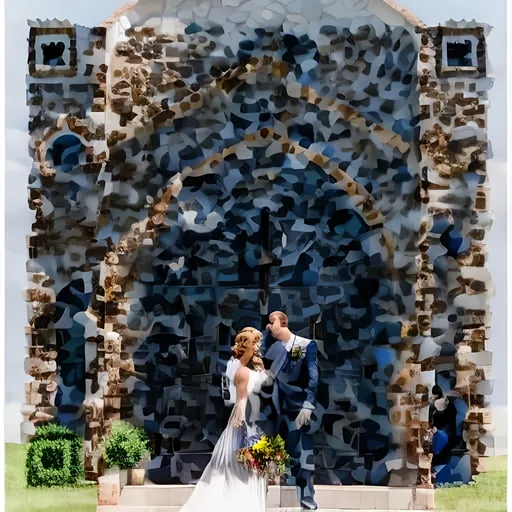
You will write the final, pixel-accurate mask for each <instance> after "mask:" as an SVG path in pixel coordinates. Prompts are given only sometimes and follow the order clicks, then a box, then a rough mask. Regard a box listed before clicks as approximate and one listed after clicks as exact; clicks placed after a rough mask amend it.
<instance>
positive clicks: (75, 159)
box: [22, 0, 491, 487]
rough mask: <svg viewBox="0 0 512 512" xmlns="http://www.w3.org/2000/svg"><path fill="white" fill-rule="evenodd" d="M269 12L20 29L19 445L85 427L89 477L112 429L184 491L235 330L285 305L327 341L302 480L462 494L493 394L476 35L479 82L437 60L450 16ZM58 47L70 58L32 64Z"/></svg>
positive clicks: (221, 412)
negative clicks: (27, 217)
mask: <svg viewBox="0 0 512 512" xmlns="http://www.w3.org/2000/svg"><path fill="white" fill-rule="evenodd" d="M267 3H268V2H267ZM267 3H265V2H263V3H261V2H246V3H242V4H241V5H239V3H238V2H237V5H236V6H235V5H231V4H230V5H227V4H226V5H223V6H221V7H213V6H210V5H209V4H208V5H207V3H204V4H201V6H200V8H197V6H196V7H195V8H192V7H193V6H192V4H191V5H190V6H189V7H191V8H190V9H188V8H187V5H188V4H186V3H183V2H182V3H181V4H180V10H179V11H178V10H176V11H175V12H174V11H172V8H170V9H171V11H172V12H171V11H169V12H167V11H165V10H164V11H162V6H158V5H157V4H158V2H157V1H156V0H155V1H150V0H147V1H146V2H142V3H139V4H137V6H136V7H135V8H134V9H132V10H128V9H123V12H122V17H121V18H119V17H116V16H114V17H113V18H112V19H110V20H109V21H108V22H107V23H105V24H104V26H102V27H100V28H97V29H93V30H89V29H84V28H82V27H73V26H71V25H70V24H68V23H66V22H64V23H60V22H43V23H39V22H38V23H36V24H34V27H33V28H32V29H31V35H30V45H31V51H30V55H31V60H30V63H29V70H30V76H29V79H28V80H29V103H30V105H31V114H30V115H31V118H30V131H31V137H32V138H31V147H32V152H33V156H34V166H33V169H32V173H31V177H30V180H29V183H30V185H29V188H30V206H31V208H33V209H34V210H35V212H36V222H35V224H34V226H33V232H32V234H31V235H30V237H29V253H30V260H29V262H28V264H27V269H28V272H29V280H30V283H31V284H30V288H29V290H28V291H27V301H28V302H29V320H30V326H29V327H28V328H27V335H28V337H29V338H28V345H29V352H30V353H29V359H27V363H26V367H27V371H28V372H29V373H30V375H32V376H33V377H34V381H33V382H31V383H30V384H28V385H27V406H25V407H24V410H23V412H24V415H25V422H24V424H23V427H22V428H23V432H24V434H25V435H27V436H29V435H31V434H33V432H34V425H37V424H38V423H40V422H43V421H48V420H51V419H52V418H54V417H58V418H59V419H60V420H61V421H63V422H64V423H66V424H68V425H69V426H71V427H72V428H75V429H79V430H82V431H83V433H84V437H85V441H86V472H87V476H88V478H96V476H97V475H98V474H99V473H101V471H102V467H101V457H100V454H99V451H98V446H99V441H100V440H101V437H102V436H103V435H104V432H105V431H106V430H108V427H109V424H110V422H111V421H112V420H114V419H118V418H124V419H128V420H129V421H131V422H133V423H135V424H138V425H141V426H144V428H145V429H146V430H147V431H148V432H150V433H151V435H152V437H153V439H154V444H155V458H154V460H153V461H152V463H151V468H150V472H149V473H150V477H151V478H152V480H153V481H155V482H157V483H168V482H172V483H178V482H183V483H189V482H194V481H196V480H197V479H198V478H199V477H200V475H201V473H202V470H203V468H204V467H205V465H206V464H207V462H208V459H209V454H210V453H211V451H212V449H213V446H214V445H215V442H216V440H217V439H218V436H219V435H220V432H221V431H222V429H223V427H224V425H225V422H226V420H227V415H228V414H229V410H228V408H227V407H226V405H225V402H224V400H223V395H222V385H221V384H222V373H223V371H224V369H225V364H226V361H227V360H228V358H229V356H230V346H231V342H232V340H233V337H234V335H235V334H236V332H237V331H238V330H240V329H241V328H243V327H245V326H247V325H252V326H254V327H258V328H264V326H265V325H266V321H267V318H268V314H269V312H271V311H272V310H274V309H281V310H284V311H286V313H287V314H288V316H289V317H290V321H291V327H292V328H293V330H294V331H295V332H297V333H299V334H302V335H306V336H311V337H314V338H315V339H317V341H318V344H319V367H320V387H319V396H318V401H319V405H318V409H317V418H316V420H315V425H314V427H315V428H316V429H317V433H316V434H315V441H314V443H315V454H316V455H315V456H316V465H317V468H318V471H317V475H316V482H317V483H324V484H340V483H342V484H371V485H394V486H402V485H421V486H423V487H431V485H432V482H431V466H432V463H433V464H434V466H435V467H436V470H437V471H438V481H450V480H466V481H467V480H469V479H470V478H471V474H475V473H476V472H478V471H479V470H480V467H479V455H481V454H484V453H485V447H486V445H487V443H488V438H487V437H486V436H485V435H483V434H482V432H483V430H482V428H484V429H486V428H487V427H485V425H487V423H488V415H487V413H486V410H485V408H484V407H485V396H486V395H488V394H489V393H490V392H491V387H490V384H489V381H488V380H487V379H486V375H487V376H488V374H487V367H488V366H489V365H490V354H489V353H488V352H486V351H485V347H484V342H485V329H486V326H487V324H488V319H487V317H488V314H487V308H486V298H487V296H488V295H489V293H490V291H491V290H490V284H489V276H488V274H486V272H485V269H484V263H485V249H484V245H483V239H484V231H485V228H486V227H487V226H488V225H489V224H490V215H489V214H488V211H487V199H486V198H487V195H486V194H487V191H486V189H485V155H486V149H487V140H486V126H485V122H486V121H485V120H486V117H485V110H486V103H485V100H486V98H485V92H484V91H485V90H486V89H487V88H488V86H489V85H490V84H489V82H488V80H487V78H486V72H487V65H486V60H485V51H484V50H485V44H484V39H483V37H484V35H485V34H484V33H483V32H482V31H481V29H478V28H476V27H471V26H465V27H463V28H464V29H465V30H466V32H467V33H469V34H470V35H474V36H475V38H476V41H477V43H476V44H477V46H478V48H477V47H475V51H476V52H477V53H478V55H477V56H476V54H475V59H476V61H475V63H474V64H475V66H474V67H475V70H468V69H463V70H460V69H457V70H454V69H453V66H451V68H452V69H444V68H447V67H448V68H449V67H450V66H447V65H445V64H447V62H444V61H443V51H444V50H443V48H444V47H443V31H445V32H444V34H445V35H446V34H448V36H449V37H452V36H453V34H452V32H457V30H458V29H457V27H453V26H448V27H446V28H445V29H435V30H434V29H432V30H430V29H427V28H426V27H424V26H423V25H422V24H421V23H420V22H419V21H417V20H413V21H414V24H415V25H416V28H417V30H418V31H419V35H418V34H416V33H415V30H414V27H413V25H411V19H413V18H411V16H410V15H407V16H406V17H404V13H403V11H396V10H393V9H391V8H390V7H389V5H388V3H389V2H380V0H379V1H371V2H368V1H360V2H352V3H351V2H344V3H341V2H323V3H321V5H316V7H315V9H313V8H312V4H311V2H308V1H307V0H304V1H302V2H293V3H290V4H289V5H287V6H286V7H284V6H283V5H282V4H272V3H269V4H268V5H267ZM263 4H264V5H263ZM352 4H353V5H352ZM350 6H351V7H350ZM235 7H236V8H235ZM349 7H350V8H349ZM162 12H163V14H162ZM124 15H126V16H127V17H124ZM221 19H222V20H224V21H223V22H222V23H221V22H220V20H221ZM52 30H53V32H52ZM52 33H53V34H54V36H55V37H56V38H57V39H56V40H55V41H57V42H60V40H61V39H58V38H63V37H68V38H69V47H68V48H69V52H68V53H66V51H64V53H62V57H55V55H54V54H55V53H58V52H57V47H56V46H55V47H52V52H53V53H51V55H50V54H49V53H48V49H47V50H46V51H47V53H46V54H45V55H42V54H41V52H39V53H37V51H36V50H37V47H38V45H41V44H51V42H50V41H48V38H47V36H48V35H50V36H51V34H52ZM41 36H44V38H46V39H40V37H41ZM38 37H39V39H38ZM471 40H472V39H471ZM66 41H67V40H66ZM463 41H464V39H463ZM478 41H480V43H478ZM54 44H55V45H56V43H54ZM457 48H459V50H460V47H457ZM457 48H455V49H456V50H457ZM418 50H419V53H418ZM450 51H453V48H452V47H450ZM456 53H457V52H456ZM459 53H460V51H459ZM462 53H463V52H462ZM42 56H43V57H44V58H45V59H50V57H51V58H52V59H53V60H52V62H51V63H52V65H50V64H47V65H46V64H44V63H43V64H41V63H40V62H39V63H38V61H37V60H38V59H41V58H42ZM60 58H61V59H62V61H63V62H62V61H59V65H54V64H55V62H57V60H56V59H60ZM67 61H69V62H67ZM48 62H50V60H48ZM68 64H69V65H68ZM466 67H467V66H466ZM68 68H69V69H68ZM57 366H58V367H59V371H57ZM446 397H448V399H446ZM262 411H263V418H262V421H263V423H265V421H268V422H270V423H271V422H272V421H274V419H275V411H274V410H273V409H272V406H271V401H270V400H268V399H265V397H264V400H263V409H262ZM84 419H85V425H84ZM432 427H436V428H437V429H438V432H437V433H434V431H433V429H432ZM482 436H483V437H482ZM440 443H441V445H443V443H444V445H443V446H442V449H441V451H440V452H439V453H437V452H438V451H439V450H437V448H438V447H439V446H440ZM466 443H467V445H468V447H469V455H466V454H465V448H466ZM432 445H434V446H432ZM187 451H189V452H190V451H193V452H195V454H194V455H191V454H190V453H188V454H187V453H186V452H187ZM433 452H436V453H435V454H434V453H433Z"/></svg>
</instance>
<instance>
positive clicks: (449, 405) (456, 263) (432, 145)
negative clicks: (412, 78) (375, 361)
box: [417, 22, 493, 482]
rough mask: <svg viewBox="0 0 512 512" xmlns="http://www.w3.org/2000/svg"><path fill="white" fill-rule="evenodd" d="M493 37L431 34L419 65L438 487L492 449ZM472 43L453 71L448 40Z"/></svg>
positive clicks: (425, 355)
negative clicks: (489, 165)
mask: <svg viewBox="0 0 512 512" xmlns="http://www.w3.org/2000/svg"><path fill="white" fill-rule="evenodd" d="M486 31H487V29H486V28H485V27H481V26H478V25H476V24H475V23H465V22H460V23H455V22H449V23H447V24H446V26H445V27H438V28H435V29H429V30H424V31H422V33H421V49H420V56H419V61H418V76H419V85H418V91H419V94H420V113H421V114H420V117H421V122H420V126H421V133H420V144H421V155H422V159H421V162H420V170H421V196H422V203H423V219H424V220H423V226H424V228H423V237H422V240H421V244H420V245H419V249H420V254H419V255H418V265H419V286H418V289H417V317H418V319H421V321H420V323H419V331H420V335H422V336H423V338H422V343H421V345H420V346H419V357H418V362H419V363H420V364H421V366H422V369H429V370H434V371H435V374H436V383H437V385H438V386H439V388H440V389H438V390H437V392H436V393H435V395H436V396H435V398H437V400H436V401H435V402H434V407H433V409H434V410H433V413H434V414H433V417H431V418H430V421H431V424H432V425H433V426H435V427H437V428H438V429H439V430H440V431H443V432H445V433H446V439H445V440H444V441H443V443H444V442H446V445H445V446H444V447H443V449H442V450H441V452H440V453H438V454H436V455H435V456H434V459H433V465H434V466H435V467H436V472H437V481H438V482H452V481H457V480H458V481H468V480H469V479H470V478H471V475H474V474H478V473H479V472H480V471H482V470H483V466H482V465H481V459H480V457H481V456H485V455H489V454H491V455H492V448H493V439H492V435H490V430H491V413H490V410H489V409H488V407H489V397H490V395H491V393H492V381H490V380H489V377H490V370H491V362H492V357H491V356H492V354H491V353H490V352H489V351H486V350H485V341H486V331H487V328H488V327H489V321H490V316H489V308H488V303H487V301H488V298H489V297H490V295H491V294H492V292H493V288H492V282H491V277H490V274H489V271H488V270H486V268H485V263H486V260H487V253H486V249H485V236H486V232H487V231H488V229H489V228H490V226H491V222H492V215H491V213H490V211H489V189H488V183H487V173H486V160H487V159H488V158H489V156H490V148H489V144H488V141H487V107H488V101H487V91H488V90H489V89H490V87H491V86H492V79H491V77H489V76H488V75H487V68H488V63H487V54H486V45H485V36H486ZM472 39H474V43H473V44H474V47H473V53H474V55H473V62H472V63H469V62H467V63H464V62H463V64H466V65H465V66H457V65H455V66H454V65H451V66H450V65H449V62H446V55H445V58H444V59H443V54H446V51H447V47H446V44H447V41H448V42H449V41H458V40H460V41H466V42H467V41H468V40H469V41H471V40H472ZM467 64H470V65H467ZM437 333H439V335H438V336H436V334H437ZM441 333H442V334H441ZM425 339H426V340H428V344H427V343H425V341H424V340H425ZM431 339H432V340H433V341H434V343H432V341H430V340H431ZM440 442H441V440H440Z"/></svg>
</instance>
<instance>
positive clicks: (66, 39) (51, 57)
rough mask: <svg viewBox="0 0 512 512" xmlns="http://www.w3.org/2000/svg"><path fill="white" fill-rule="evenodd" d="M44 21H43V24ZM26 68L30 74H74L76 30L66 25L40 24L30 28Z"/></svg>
mask: <svg viewBox="0 0 512 512" xmlns="http://www.w3.org/2000/svg"><path fill="white" fill-rule="evenodd" d="M45 24H46V23H43V25H45ZM29 48H30V51H29V58H28V68H29V73H30V76H33V77H37V78H43V77H46V76H52V77H54V76H66V77H71V76H75V75H76V70H77V69H76V68H77V48H76V31H75V28H74V27H72V26H71V25H70V26H68V27H51V26H40V27H33V28H31V29H30V35H29Z"/></svg>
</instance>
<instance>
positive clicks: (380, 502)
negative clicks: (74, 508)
mask: <svg viewBox="0 0 512 512" xmlns="http://www.w3.org/2000/svg"><path fill="white" fill-rule="evenodd" d="M193 489H194V486H193V485H144V486H124V487H123V489H122V492H121V496H120V499H119V502H118V505H117V506H116V507H114V508H115V510H117V512H120V511H121V510H124V508H126V507H136V508H134V509H133V512H139V510H138V509H137V508H140V507H142V508H144V509H145V510H148V511H149V510H151V512H174V508H175V507H177V510H179V508H180V507H181V506H183V505H184V504H185V503H186V502H187V500H188V498H189V496H190V495H191V494H192V491H193ZM315 490H316V501H317V503H318V506H319V507H320V508H321V509H322V510H336V511H340V510H342V511H346V510H359V511H361V510H413V509H414V506H415V505H416V506H417V507H418V508H419V509H423V508H426V507H423V506H421V503H418V502H417V501H418V500H416V503H414V492H413V489H412V488H397V487H373V486H332V485H317V486H315ZM418 491H421V490H419V489H417V490H416V493H418ZM420 501H421V500H420ZM297 506H298V503H297V492H296V488H295V487H280V486H269V488H268V496H267V507H268V509H269V510H273V509H275V510H281V511H283V510H294V509H295V508H296V507H297ZM153 507H155V508H154V509H153ZM114 508H105V507H103V508H102V507H99V508H98V512H107V511H109V510H114ZM429 508H430V507H429ZM160 509H161V511H160ZM126 510H127V511H128V510H130V511H131V510H132V509H131V508H127V509H126ZM141 510H142V509H141ZM298 510H300V509H298ZM205 512H206V511H205Z"/></svg>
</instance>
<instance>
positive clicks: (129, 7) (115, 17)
mask: <svg viewBox="0 0 512 512" xmlns="http://www.w3.org/2000/svg"><path fill="white" fill-rule="evenodd" d="M137 3H138V2H137V1H135V3H133V2H128V3H126V4H124V5H122V6H121V7H119V9H117V10H115V11H114V12H113V13H112V14H111V15H110V16H109V17H108V18H107V19H106V20H103V21H102V22H101V23H100V24H99V25H98V27H101V28H110V27H111V26H112V25H113V24H114V23H115V22H116V21H117V20H118V19H119V18H120V17H121V16H124V15H125V14H126V13H128V12H130V11H133V9H134V8H135V6H136V5H137Z"/></svg>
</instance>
